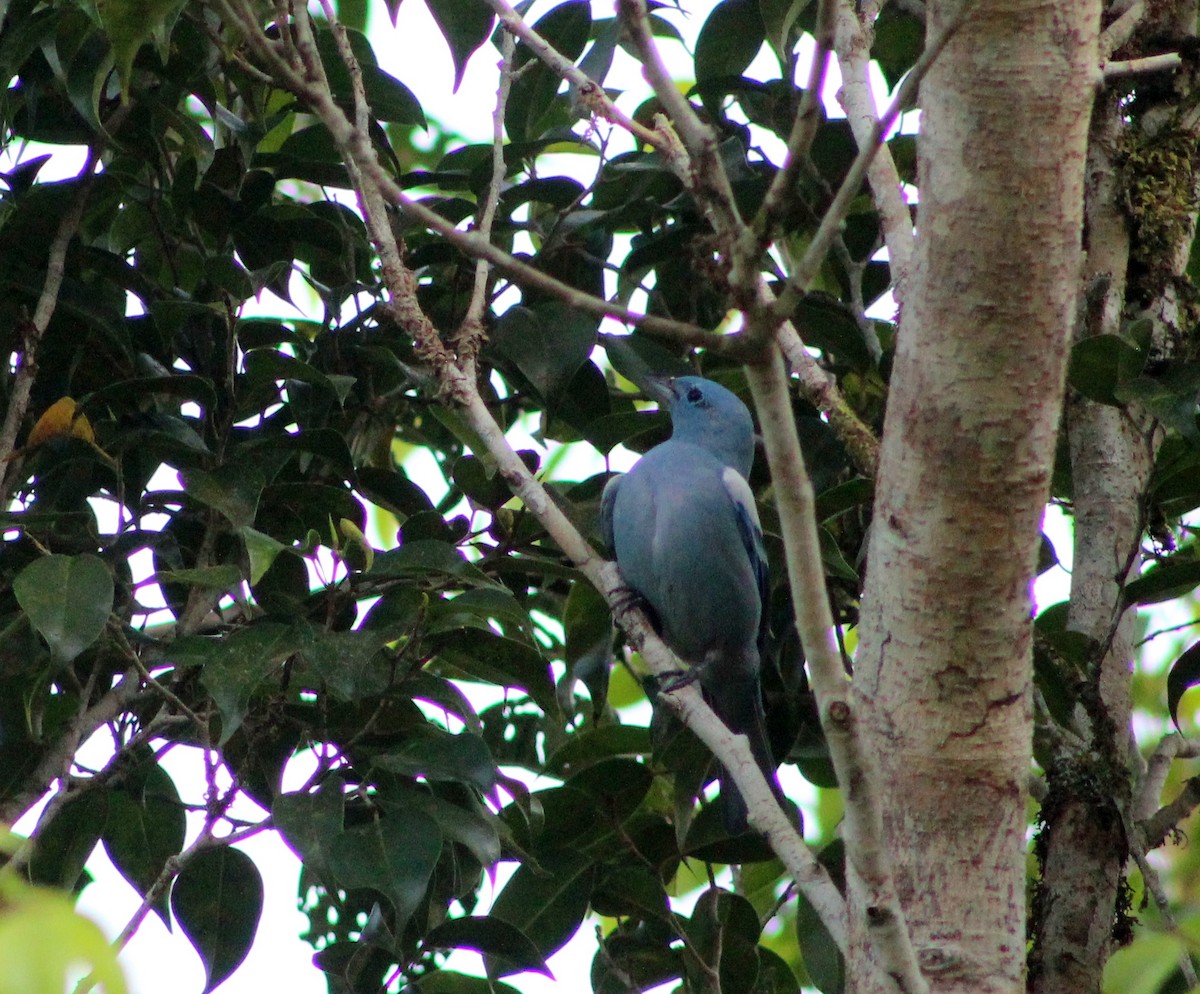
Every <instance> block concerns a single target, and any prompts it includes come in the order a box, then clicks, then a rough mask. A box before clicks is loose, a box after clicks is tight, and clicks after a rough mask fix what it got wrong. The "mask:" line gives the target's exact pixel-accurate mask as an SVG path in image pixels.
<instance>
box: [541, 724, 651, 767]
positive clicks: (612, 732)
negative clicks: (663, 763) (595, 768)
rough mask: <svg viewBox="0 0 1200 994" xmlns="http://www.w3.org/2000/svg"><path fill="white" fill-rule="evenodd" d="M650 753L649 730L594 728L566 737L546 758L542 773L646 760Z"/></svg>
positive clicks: (598, 726) (627, 726) (590, 727)
mask: <svg viewBox="0 0 1200 994" xmlns="http://www.w3.org/2000/svg"><path fill="white" fill-rule="evenodd" d="M651 749H652V743H651V741H650V729H648V728H646V727H644V726H642V725H617V724H605V725H594V726H589V727H587V728H584V729H583V730H581V731H578V732H575V733H574V734H572V735H568V736H567V739H566V742H565V743H564V744H563V745H561V746H559V747H558V748H557V749H555V750H554V752H552V753H551V754H550V755H549V756H547V757H546V770H547V772H549V773H560V772H561V771H563V770H567V769H570V768H571V767H573V766H574V767H578V766H585V765H586V766H590V765H592V764H594V763H595V762H597V761H598V760H601V759H610V758H612V757H614V756H648V755H650V752H651Z"/></svg>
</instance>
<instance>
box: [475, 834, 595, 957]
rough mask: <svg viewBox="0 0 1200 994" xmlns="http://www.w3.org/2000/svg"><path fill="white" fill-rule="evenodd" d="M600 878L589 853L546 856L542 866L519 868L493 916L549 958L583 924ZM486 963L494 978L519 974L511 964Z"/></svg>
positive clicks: (539, 861) (497, 901)
mask: <svg viewBox="0 0 1200 994" xmlns="http://www.w3.org/2000/svg"><path fill="white" fill-rule="evenodd" d="M594 879H595V865H594V864H593V862H592V860H591V858H590V857H589V856H587V855H586V854H585V853H581V852H576V851H560V852H553V853H545V854H543V855H542V856H540V858H539V860H538V866H537V867H536V868H535V867H533V866H530V864H528V863H523V864H521V866H519V867H518V868H517V872H516V873H514V874H513V875H512V877H511V878H510V879H509V881H508V883H507V884H506V885H505V887H504V890H502V891H501V892H500V895H499V897H497V898H496V903H495V904H494V905H492V912H491V914H492V917H493V918H498V919H500V920H501V921H506V922H508V923H509V924H510V925H512V926H513V927H515V928H516V929H517V930H518V931H520V932H521V933H522V934H524V935H525V936H527V937H528V938H529V939H530V941H532V942H533V944H534V946H535V947H536V948H537V950H538V952H539V953H540V954H541V955H542V956H543V957H544V958H545V957H549V956H550V955H552V954H553V953H554V952H556V951H557V950H559V949H561V948H562V946H563V945H564V944H565V943H566V942H567V940H568V939H570V938H571V936H572V935H574V934H575V931H576V930H577V929H578V928H579V926H580V925H581V924H582V923H583V919H584V916H585V915H586V914H587V909H588V903H589V901H590V899H591V895H592V883H593V881H594ZM484 962H485V964H486V965H487V972H488V976H489V977H504V976H508V975H509V974H511V973H515V972H517V969H516V968H514V967H512V965H511V963H509V962H508V961H507V960H497V959H494V958H492V957H485V960H484Z"/></svg>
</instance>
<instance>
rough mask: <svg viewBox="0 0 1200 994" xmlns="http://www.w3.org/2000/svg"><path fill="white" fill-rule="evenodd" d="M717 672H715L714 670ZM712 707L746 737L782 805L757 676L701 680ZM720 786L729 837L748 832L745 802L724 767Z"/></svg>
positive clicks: (707, 676) (714, 676) (711, 675)
mask: <svg viewBox="0 0 1200 994" xmlns="http://www.w3.org/2000/svg"><path fill="white" fill-rule="evenodd" d="M714 669H715V668H714ZM701 683H702V686H703V687H704V695H705V697H706V698H707V700H708V703H709V706H710V707H711V708H712V709H713V711H714V712H716V715H717V717H718V718H720V719H721V721H722V722H724V724H725V726H726V727H727V728H728V729H729V730H730V731H731V732H734V733H735V734H737V735H745V736H746V738H747V739H748V740H749V742H750V752H751V753H752V754H753V756H754V761H755V762H756V763H757V764H758V768H759V769H760V770H762V774H763V776H764V777H765V778H766V780H767V783H768V784H769V785H770V787H771V791H772V793H774V795H775V797H776V799H777V800H778V801H779V802H780V803H781V804H782V803H783V801H784V795H783V789H782V788H781V787H780V786H779V781H778V780H777V779H776V777H775V758H774V756H772V755H771V746H770V743H769V742H768V741H767V730H766V723H765V719H764V716H763V706H762V693H761V691H760V689H759V681H758V675H757V673H755V674H754V675H753V676H749V677H747V676H743V675H740V674H739V675H737V676H732V677H731V676H730V675H729V674H724V679H722V678H721V676H720V675H719V674H718V673H717V672H708V673H706V674H705V676H704V677H703V678H702V680H701ZM717 778H718V780H719V781H720V784H721V797H720V805H721V820H722V822H723V823H724V825H725V830H726V831H727V832H729V834H730V835H740V834H741V833H742V832H745V831H746V828H747V825H748V823H747V819H746V801H745V799H744V798H743V797H742V793H741V791H739V790H738V789H737V785H736V784H735V783H734V782H733V778H732V777H731V776H730V775H729V773H728V771H726V770H725V768H724V767H722V768H721V770H720V772H719V773H718V774H717Z"/></svg>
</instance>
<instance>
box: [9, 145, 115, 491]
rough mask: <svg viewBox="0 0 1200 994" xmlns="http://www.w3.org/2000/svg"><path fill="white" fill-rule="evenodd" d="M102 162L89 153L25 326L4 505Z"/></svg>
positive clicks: (96, 151)
mask: <svg viewBox="0 0 1200 994" xmlns="http://www.w3.org/2000/svg"><path fill="white" fill-rule="evenodd" d="M99 162H100V151H99V149H98V148H97V147H96V146H92V147H91V148H89V149H88V157H87V161H86V162H85V163H84V166H83V169H82V170H81V171H80V173H79V175H80V176H82V177H83V179H82V180H81V181H80V184H79V189H78V191H77V192H76V193H75V199H74V201H73V202H72V204H71V206H70V208H69V209H68V210H67V212H66V213H65V214H64V215H63V217H62V220H61V221H59V223H58V230H57V231H56V232H55V235H54V240H53V241H52V242H51V243H50V253H49V256H48V257H47V259H46V278H45V280H43V282H42V292H41V294H39V296H38V301H37V305H36V306H35V307H34V311H33V318H32V319H31V320H30V321H28V322H24V323H23V327H22V337H23V339H24V341H23V342H22V349H21V359H20V362H19V363H18V365H17V371H16V375H15V376H14V377H13V384H12V390H11V392H10V394H9V401H8V410H7V411H5V413H4V425H3V427H0V467H3V471H2V472H0V481H2V482H0V504H7V502H8V494H9V492H10V491H11V490H12V484H13V483H14V482H15V481H14V480H13V479H12V477H13V476H14V475H15V473H14V467H13V466H11V465H10V464H9V457H10V456H11V455H12V454H13V450H14V449H15V448H16V444H17V432H18V431H19V430H20V428H21V422H22V421H23V420H24V418H25V412H26V410H27V409H28V407H29V395H30V392H31V391H32V390H33V381H34V378H35V377H36V376H37V353H38V346H39V345H40V344H41V341H42V336H43V335H45V334H46V329H47V328H48V327H50V319H51V318H52V317H53V316H54V310H55V308H56V307H57V306H58V295H59V292H60V291H61V290H62V284H63V279H64V277H65V276H66V268H67V248H68V246H69V245H70V244H71V239H72V238H74V237H75V233H76V232H77V231H78V230H79V224H80V222H81V221H82V220H83V211H84V208H85V207H86V206H87V201H88V195H89V194H90V193H91V190H92V182H93V179H94V177H95V172H96V166H97V165H98V164H99Z"/></svg>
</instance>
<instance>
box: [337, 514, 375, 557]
mask: <svg viewBox="0 0 1200 994" xmlns="http://www.w3.org/2000/svg"><path fill="white" fill-rule="evenodd" d="M338 530H339V531H340V532H341V533H342V538H344V539H346V541H347V542H348V543H349V545H347V546H346V547H345V548H344V549H342V550H341V551H342V557H343V558H344V559H346V561H347V564H348V565H350V566H352V567H353V568H355V569H361V570H369V569H370V568H371V565H372V564H373V563H374V562H375V550H374V549H373V548H371V543H370V542H368V541H367V537H366V536H365V535H364V534H363V533H362V529H361V528H359V527H358V525H356V524H355V523H354V522H353V521H351V520H350V519H349V518H342V520H341V521H339V522H338Z"/></svg>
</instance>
